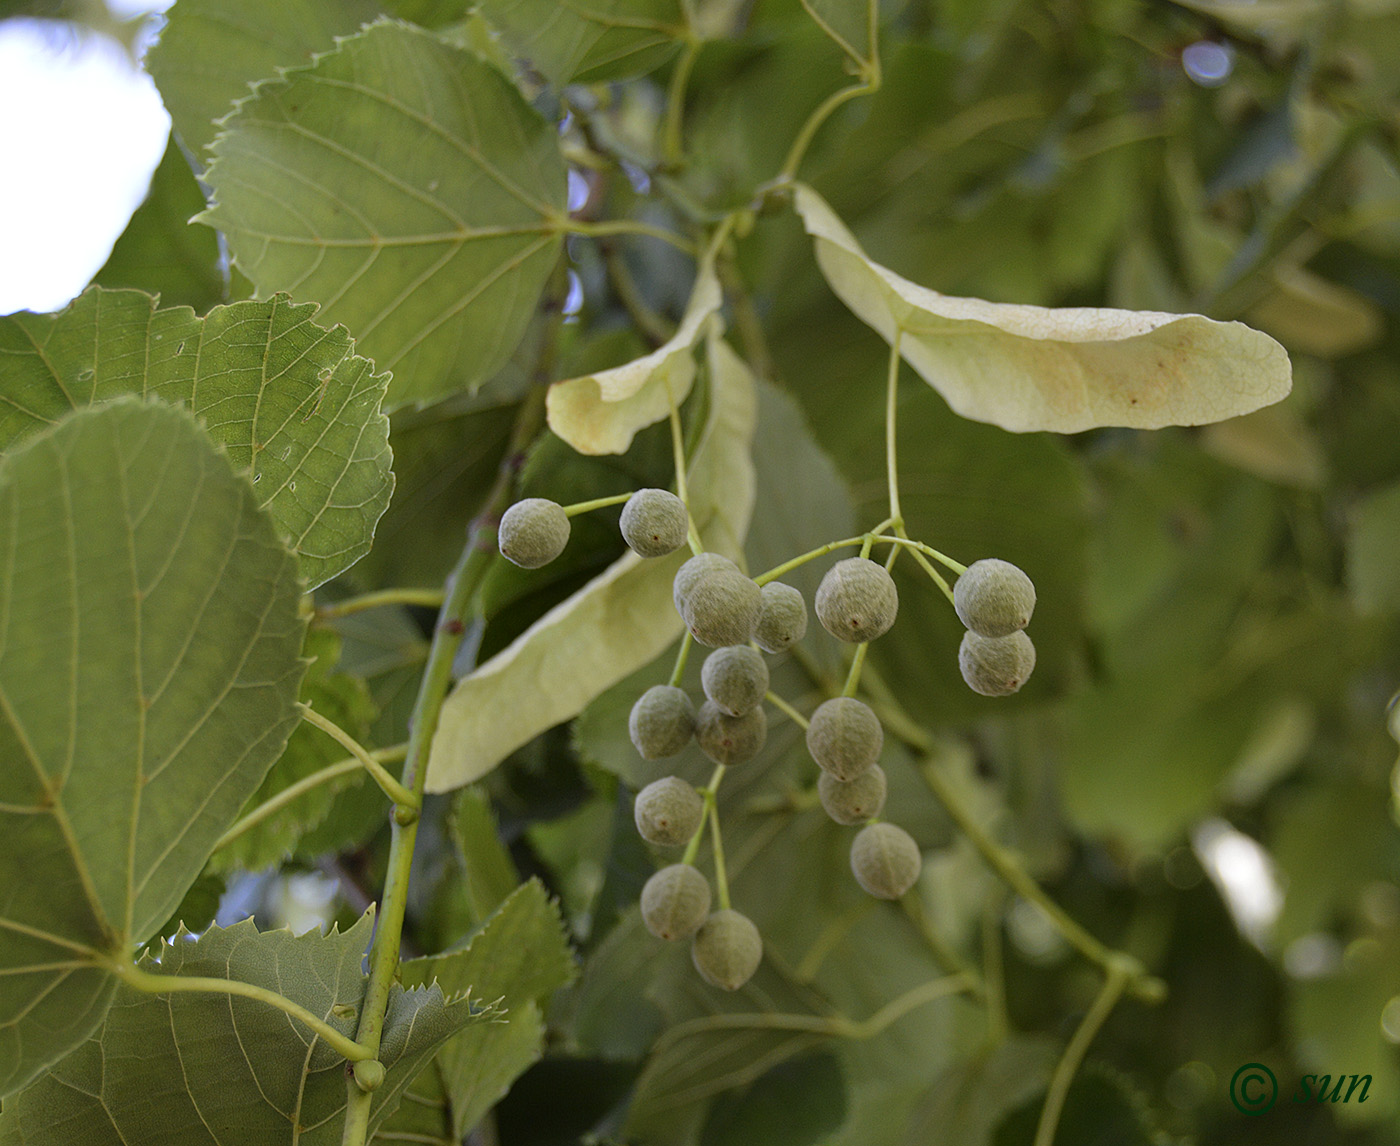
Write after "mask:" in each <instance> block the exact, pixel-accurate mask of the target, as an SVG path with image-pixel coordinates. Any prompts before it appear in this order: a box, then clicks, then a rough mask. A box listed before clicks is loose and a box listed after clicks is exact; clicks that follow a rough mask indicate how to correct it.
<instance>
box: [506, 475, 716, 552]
mask: <svg viewBox="0 0 1400 1146" xmlns="http://www.w3.org/2000/svg"><path fill="white" fill-rule="evenodd" d="M603 502H604V504H612V502H611V501H610V500H609V499H603ZM585 508H588V507H587V506H584V505H583V504H580V505H578V506H575V507H573V511H574V512H582V511H583V510H584V509H585ZM592 508H597V507H596V506H593V507H592ZM621 528H622V538H623V540H624V541H626V542H627V544H628V545H629V546H631V548H632V550H633V552H635V553H637V554H639V555H640V556H642V557H665V556H666V554H668V553H674V552H675V551H676V550H677V549H679V548H680V547H681V546H682V545H684V544H685V543H686V539H687V537H688V536H689V533H690V514H689V512H687V510H686V508H685V502H683V501H681V499H680V498H678V497H677V496H676V495H675V494H673V493H670V492H669V491H667V490H664V489H639V490H637V492H636V493H634V494H632V495H631V496H630V497H629V498H628V499H627V504H626V505H624V506H623V507H622V520H621ZM496 541H497V544H498V545H499V547H500V550H501V556H502V557H504V558H505V559H506V560H507V561H513V562H514V563H515V564H516V565H519V566H520V567H521V568H522V569H539V568H540V567H541V566H543V565H548V564H549V563H550V562H551V561H553V560H554V559H555V558H556V557H558V556H559V554H561V553H563V552H564V547H565V546H566V545H568V543H569V511H567V510H565V509H564V507H563V506H562V505H560V504H559V503H558V502H555V501H550V500H549V499H548V498H544V497H527V498H523V499H522V500H520V501H517V502H516V503H515V504H514V505H512V506H511V507H510V508H509V509H507V510H506V511H505V513H503V514H502V515H501V524H500V525H499V526H498V527H497V530H496Z"/></svg>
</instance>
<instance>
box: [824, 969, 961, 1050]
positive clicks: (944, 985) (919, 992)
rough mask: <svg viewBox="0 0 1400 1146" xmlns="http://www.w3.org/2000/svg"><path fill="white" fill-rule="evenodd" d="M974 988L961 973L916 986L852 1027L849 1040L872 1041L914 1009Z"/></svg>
mask: <svg viewBox="0 0 1400 1146" xmlns="http://www.w3.org/2000/svg"><path fill="white" fill-rule="evenodd" d="M973 985H974V984H973V980H972V978H971V977H970V976H968V975H966V974H963V973H961V972H960V973H958V974H956V975H948V976H946V977H945V978H942V979H931V980H930V981H929V982H927V983H921V984H920V985H919V986H917V987H913V988H911V989H909V990H908V991H905V992H904V994H902V995H900V996H899V997H898V998H895V999H891V1000H890V1001H889V1002H888V1003H886V1004H885V1005H884V1006H883V1007H881V1008H880V1009H879V1010H878V1011H876V1012H875V1013H874V1014H873V1015H871V1016H870V1017H869V1018H868V1019H866V1020H865V1021H864V1022H859V1023H856V1024H854V1029H853V1030H852V1031H851V1037H852V1038H856V1039H873V1038H874V1037H875V1036H876V1035H878V1034H880V1033H881V1032H882V1031H884V1030H885V1028H886V1027H889V1026H891V1025H893V1024H894V1023H896V1022H898V1021H899V1020H900V1019H902V1018H903V1017H904V1016H905V1015H907V1014H908V1013H909V1012H910V1011H912V1010H913V1009H914V1008H915V1007H922V1006H923V1005H924V1004H925V1003H932V1002H933V1001H934V1000H936V999H945V998H947V997H948V996H949V995H956V994H960V993H961V992H963V991H970V990H971V989H972V987H973Z"/></svg>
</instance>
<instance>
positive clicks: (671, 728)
mask: <svg viewBox="0 0 1400 1146" xmlns="http://www.w3.org/2000/svg"><path fill="white" fill-rule="evenodd" d="M627 731H628V732H629V733H630V734H631V736H632V743H633V744H634V745H636V747H637V751H638V752H640V753H641V754H642V759H643V760H660V759H661V758H662V757H663V756H674V755H675V754H676V753H677V752H679V751H680V750H681V749H682V748H684V747H685V746H686V745H687V744H689V743H690V738H691V737H692V736H694V735H695V705H694V704H692V703H691V701H690V697H688V696H687V695H686V693H685V689H683V688H676V687H675V686H674V685H670V684H654V685H652V686H651V688H649V689H647V690H646V692H644V693H642V695H641V696H639V697H638V698H637V703H636V704H634V705H633V706H632V713H631V715H630V716H628V718H627Z"/></svg>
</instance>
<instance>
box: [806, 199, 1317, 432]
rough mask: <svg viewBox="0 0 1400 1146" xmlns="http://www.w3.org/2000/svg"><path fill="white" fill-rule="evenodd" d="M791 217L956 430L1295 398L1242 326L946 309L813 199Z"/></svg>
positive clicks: (831, 277)
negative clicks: (968, 425)
mask: <svg viewBox="0 0 1400 1146" xmlns="http://www.w3.org/2000/svg"><path fill="white" fill-rule="evenodd" d="M796 205H797V211H798V214H799V215H801V216H802V221H803V224H804V225H805V226H806V228H807V232H808V233H809V234H810V235H812V236H813V238H814V239H815V241H816V252H817V262H818V264H820V266H821V269H822V273H823V274H824V275H825V276H826V280H827V282H828V283H829V284H830V286H831V289H832V290H833V291H835V292H836V294H837V295H838V296H839V297H840V299H841V301H842V302H844V303H845V304H846V305H847V306H849V307H850V308H851V310H853V311H854V312H855V314H856V316H857V317H858V318H860V319H861V320H862V321H863V322H865V323H866V324H868V325H869V326H871V327H873V328H874V329H875V330H876V331H877V332H878V333H879V334H880V335H881V336H882V337H883V338H884V339H885V340H886V341H887V342H893V341H894V339H895V337H896V335H898V337H899V339H900V343H899V348H900V353H901V355H902V356H903V357H904V359H905V360H906V361H907V362H908V363H909V364H910V365H911V366H912V367H913V368H914V369H915V370H916V371H918V373H919V374H920V375H921V376H922V377H923V378H924V380H925V381H927V382H928V383H929V384H930V385H931V386H933V388H934V389H936V390H937V391H938V392H939V393H940V394H942V395H943V397H944V398H945V399H947V402H948V405H949V406H951V407H952V408H953V410H954V411H956V412H957V413H959V414H961V415H962V416H963V417H965V418H972V419H975V420H977V421H980V422H991V423H993V424H994V425H998V426H1001V427H1002V428H1003V429H1006V430H1015V431H1018V432H1019V431H1028V430H1052V431H1055V432H1057V433H1076V432H1078V431H1080V430H1087V429H1091V428H1093V427H1095V426H1130V427H1133V428H1136V429H1158V428H1160V427H1162V426H1198V425H1203V424H1205V423H1207V422H1218V421H1221V420H1222V419H1224V418H1233V417H1235V416H1236V415H1239V414H1247V413H1249V412H1250V411H1252V410H1257V409H1259V408H1260V407H1261V406H1267V405H1269V404H1270V403H1272V402H1277V401H1279V400H1280V399H1281V398H1283V397H1284V396H1285V395H1286V394H1287V393H1288V391H1289V389H1290V387H1291V386H1292V370H1291V367H1290V365H1289V361H1288V355H1287V354H1286V353H1285V352H1284V349H1283V347H1281V346H1280V345H1279V344H1278V343H1277V342H1275V341H1274V340H1273V339H1272V338H1270V337H1269V336H1268V335H1266V334H1260V333H1259V332H1258V331H1256V330H1251V329H1250V328H1249V327H1247V326H1245V325H1244V324H1243V323H1238V322H1217V321H1215V320H1214V319H1209V318H1205V317H1203V316H1201V315H1198V314H1184V315H1183V314H1163V313H1160V312H1157V311H1130V310H1109V309H1105V308H1091V307H1072V308H1061V309H1048V308H1046V307H1040V306H1018V305H1011V304H1006V303H993V302H984V301H982V300H981V299H975V298H953V297H951V296H949V295H943V294H939V293H938V292H937V291H933V290H929V289H928V288H927V287H922V286H919V285H918V284H917V283H912V282H910V281H909V280H908V279H905V278H901V277H900V276H899V275H897V274H895V273H894V272H893V271H891V270H889V269H888V268H886V267H882V266H880V264H879V263H876V262H873V261H872V260H871V259H870V257H869V256H868V255H866V254H865V252H864V251H862V250H861V248H860V245H859V244H858V243H857V242H856V240H855V237H854V236H853V235H852V234H851V233H850V231H849V230H847V229H846V226H845V224H843V223H842V222H841V220H840V219H838V218H837V217H836V214H835V213H834V212H833V211H832V210H831V208H830V207H829V206H827V204H826V203H825V201H823V200H822V198H821V197H820V196H819V195H817V193H816V192H815V191H813V190H812V189H811V188H810V187H805V186H802V185H798V187H797V189H796Z"/></svg>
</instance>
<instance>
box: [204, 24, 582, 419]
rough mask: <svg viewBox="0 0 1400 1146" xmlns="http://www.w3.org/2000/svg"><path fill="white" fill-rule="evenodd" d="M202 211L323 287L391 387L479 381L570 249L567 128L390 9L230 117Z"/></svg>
mask: <svg viewBox="0 0 1400 1146" xmlns="http://www.w3.org/2000/svg"><path fill="white" fill-rule="evenodd" d="M222 123H223V129H224V130H223V132H222V134H220V136H219V137H218V139H217V140H216V141H215V142H214V145H213V148H212V150H213V153H214V157H215V158H214V162H213V163H212V164H211V165H210V167H209V171H208V174H207V179H208V182H209V185H210V186H211V187H212V188H213V189H214V199H215V202H214V206H213V207H211V208H210V210H208V211H206V212H205V213H204V214H202V215H201V216H200V219H201V220H203V221H204V222H207V223H209V224H211V225H212V226H215V227H218V228H219V229H220V230H221V231H223V232H224V233H225V234H226V235H227V236H228V241H229V246H230V248H231V249H232V251H233V255H234V260H235V262H236V263H237V264H238V267H239V269H240V270H242V271H243V272H244V273H245V274H246V275H247V276H248V277H249V278H250V279H252V280H253V283H254V284H255V285H256V286H257V289H258V291H259V292H260V293H263V294H266V293H270V292H272V291H279V290H285V291H289V292H290V293H291V294H292V295H294V296H295V297H296V298H298V299H307V300H311V301H314V302H319V303H320V304H321V305H322V306H323V307H324V308H325V319H326V320H327V321H330V322H343V323H344V324H345V325H346V326H348V327H349V328H350V330H351V331H352V332H353V333H354V335H355V337H356V339H358V340H359V343H360V345H361V347H362V349H363V350H364V351H365V352H366V353H367V354H369V355H370V356H371V357H373V358H374V360H375V361H376V362H377V363H378V364H379V365H380V366H381V367H383V368H384V369H386V370H392V371H393V372H394V382H393V384H392V385H391V386H390V389H389V399H390V404H391V405H393V406H401V405H404V404H406V403H409V402H416V403H425V402H428V401H431V400H433V399H435V398H439V397H442V396H444V395H446V394H450V393H452V392H454V391H456V390H461V389H475V388H476V387H477V386H478V385H480V383H481V382H483V381H484V380H485V379H487V378H489V377H490V376H491V375H492V374H494V373H495V372H496V371H497V370H498V369H499V368H500V367H501V366H502V365H503V364H504V363H505V361H506V360H507V359H508V358H509V357H510V355H511V352H512V351H513V350H514V349H515V347H516V344H517V343H518V342H519V341H520V339H521V336H522V335H523V334H524V331H525V327H526V325H527V323H528V322H529V320H530V315H531V313H532V306H531V304H532V302H533V301H534V300H535V299H537V298H538V297H539V295H540V292H541V291H542V290H543V289H544V285H545V281H546V279H547V278H548V277H549V274H550V272H551V270H552V269H553V267H554V264H555V262H556V260H557V258H558V254H559V248H560V245H561V243H562V230H563V227H564V220H565V195H564V189H565V178H564V160H563V158H562V157H561V156H560V154H559V143H558V137H557V133H556V132H555V130H554V127H553V125H552V124H549V123H547V122H546V121H545V120H544V119H543V118H542V117H541V116H540V115H539V114H538V113H537V112H535V111H534V110H533V109H532V108H531V107H530V106H529V104H527V103H526V102H525V101H524V99H522V98H521V96H520V93H519V92H518V91H516V90H515V88H514V87H512V86H511V85H510V84H509V83H508V82H507V81H506V80H505V79H504V78H503V77H502V76H501V75H500V74H499V73H498V72H496V71H495V69H493V68H492V67H490V66H489V65H487V64H485V63H482V61H481V60H479V59H477V58H476V56H474V55H472V54H471V53H470V52H465V51H461V50H459V49H457V48H453V47H449V46H448V45H447V44H444V43H443V42H442V41H441V40H438V39H436V38H435V37H433V36H430V35H428V34H427V33H424V32H422V31H417V30H414V29H413V28H411V27H409V26H408V25H404V24H396V23H390V22H382V23H378V24H373V25H371V26H370V27H368V28H366V29H365V30H364V31H363V32H361V33H360V34H359V35H356V36H350V37H347V38H345V39H342V40H340V41H339V42H338V44H337V47H336V49H335V51H333V52H329V53H327V54H326V55H323V56H320V57H318V58H317V60H316V62H315V64H314V65H312V66H311V67H309V68H301V69H297V70H294V71H290V72H287V73H285V75H284V76H283V77H282V78H281V79H278V80H276V81H271V82H268V83H263V84H260V85H259V86H258V88H257V91H256V93H255V94H254V95H252V96H250V97H249V98H248V99H246V100H244V101H243V102H242V103H240V104H239V105H238V110H237V111H236V112H235V113H233V114H232V115H230V116H229V117H228V118H227V119H225V120H223V121H222Z"/></svg>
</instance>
